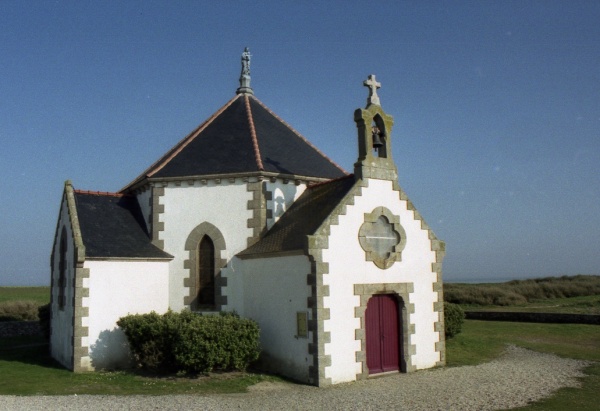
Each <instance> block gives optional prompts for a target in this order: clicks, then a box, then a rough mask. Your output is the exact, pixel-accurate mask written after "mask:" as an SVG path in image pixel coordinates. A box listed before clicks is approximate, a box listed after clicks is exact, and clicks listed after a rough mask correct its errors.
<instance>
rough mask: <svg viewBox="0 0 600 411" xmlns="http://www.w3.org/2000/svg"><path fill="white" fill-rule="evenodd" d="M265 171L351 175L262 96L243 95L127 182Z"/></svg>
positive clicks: (326, 175)
mask: <svg viewBox="0 0 600 411" xmlns="http://www.w3.org/2000/svg"><path fill="white" fill-rule="evenodd" d="M260 171H264V172H272V173H278V174H288V175H296V176H304V177H317V178H328V179H333V178H339V177H342V176H344V175H347V173H346V172H345V171H344V170H343V169H342V168H341V167H340V166H338V165H337V164H335V163H334V162H333V161H331V160H330V159H329V158H327V157H326V156H325V155H324V154H322V153H321V152H320V151H319V150H318V149H317V148H315V147H314V146H313V145H312V144H311V143H309V142H308V141H307V140H306V139H305V138H304V137H302V136H301V135H300V134H299V133H298V132H297V131H295V130H294V129H293V128H291V127H290V126H289V125H288V124H286V123H285V122H284V121H283V120H281V119H280V118H279V117H277V115H275V114H274V113H273V112H272V111H271V110H269V109H268V108H267V107H266V106H265V105H264V104H263V103H261V102H260V101H259V100H258V99H257V98H256V97H254V96H253V95H249V94H238V95H236V96H235V97H234V98H233V99H231V100H230V101H229V102H228V103H227V104H225V106H223V107H222V108H221V109H220V110H219V111H217V112H216V113H215V114H214V115H213V116H211V117H210V118H209V119H208V120H206V121H205V122H204V123H202V124H201V125H200V126H198V128H196V129H195V130H194V131H193V132H192V133H190V134H189V135H188V136H187V137H186V138H184V139H183V140H182V141H180V142H179V143H178V144H177V145H176V146H175V147H173V148H172V149H171V150H170V151H169V152H168V153H167V154H165V155H164V156H163V157H162V158H160V159H159V160H158V161H157V162H156V163H154V164H153V165H152V166H151V167H150V168H148V169H147V170H146V171H145V172H144V173H143V174H142V175H140V176H139V177H138V178H136V179H135V180H134V181H133V182H132V183H131V184H129V185H128V186H127V187H130V186H132V185H134V184H136V183H138V182H140V181H142V180H143V179H144V178H146V177H152V178H169V177H190V176H202V175H214V174H233V173H242V174H243V173H250V172H260ZM127 187H126V188H127Z"/></svg>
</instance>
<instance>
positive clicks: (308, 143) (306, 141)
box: [249, 96, 348, 174]
mask: <svg viewBox="0 0 600 411" xmlns="http://www.w3.org/2000/svg"><path fill="white" fill-rule="evenodd" d="M249 97H250V98H252V99H254V101H256V102H257V103H258V104H259V105H260V106H261V107H262V108H264V109H265V110H267V112H268V113H269V114H271V115H272V116H273V117H275V118H276V119H277V120H279V121H280V122H281V123H282V124H283V125H285V126H286V127H287V128H289V129H290V130H291V131H292V132H293V133H294V134H296V135H297V136H298V137H299V138H300V139H301V140H302V141H304V142H305V143H306V144H307V145H309V146H310V147H311V148H312V149H313V150H315V151H316V152H317V153H319V154H320V155H321V156H322V157H323V158H325V159H327V161H329V162H330V163H331V164H332V165H333V166H334V167H336V168H337V169H338V170H340V171H341V172H342V173H344V174H348V172H347V171H346V170H344V169H343V168H342V167H341V166H340V165H339V164H337V163H336V162H335V161H333V160H332V159H330V158H329V156H327V155H326V154H325V153H323V152H322V151H321V150H319V149H318V148H317V147H316V146H315V145H314V144H313V143H311V142H310V141H309V140H308V139H307V138H306V137H304V136H303V135H302V134H300V132H299V131H298V130H296V129H295V128H294V127H292V126H291V125H290V124H289V123H288V122H287V121H285V120H283V119H282V118H281V117H279V116H278V115H277V114H275V113H274V112H273V111H272V110H271V109H270V108H269V107H267V106H266V105H265V104H264V103H263V102H262V101H260V100H259V99H258V98H256V97H255V96H249Z"/></svg>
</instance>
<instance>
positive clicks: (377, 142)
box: [373, 130, 383, 149]
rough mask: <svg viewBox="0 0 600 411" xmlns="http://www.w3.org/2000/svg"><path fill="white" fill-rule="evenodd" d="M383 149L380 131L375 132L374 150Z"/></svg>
mask: <svg viewBox="0 0 600 411" xmlns="http://www.w3.org/2000/svg"><path fill="white" fill-rule="evenodd" d="M380 147H383V141H381V137H380V133H379V130H377V131H374V132H373V148H374V149H379V148H380Z"/></svg>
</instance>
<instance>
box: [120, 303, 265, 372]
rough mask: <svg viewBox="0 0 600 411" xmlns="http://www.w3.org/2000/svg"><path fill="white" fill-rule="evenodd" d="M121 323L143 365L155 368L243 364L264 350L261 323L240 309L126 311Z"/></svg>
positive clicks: (196, 369) (194, 369)
mask: <svg viewBox="0 0 600 411" xmlns="http://www.w3.org/2000/svg"><path fill="white" fill-rule="evenodd" d="M117 324H118V325H119V327H121V328H122V329H123V331H124V332H125V335H126V336H127V340H128V341H129V345H130V347H131V351H132V353H133V356H134V358H135V359H136V361H137V363H138V365H139V366H141V367H143V368H145V369H149V370H153V371H159V372H160V371H162V372H165V371H166V372H174V371H184V372H187V373H199V372H209V371H212V370H213V369H219V370H242V369H245V368H246V367H248V365H249V364H250V363H251V362H253V361H255V360H256V359H257V358H258V355H259V353H260V349H259V328H258V325H257V324H256V322H254V321H252V320H248V319H243V318H240V317H239V316H238V315H236V314H224V315H207V316H202V315H198V314H194V313H192V312H190V311H186V310H184V311H182V312H181V313H174V312H172V311H169V312H167V313H166V314H164V315H158V314H156V313H154V312H152V313H150V314H141V315H128V316H126V317H122V318H121V319H120V320H119V321H118V322H117Z"/></svg>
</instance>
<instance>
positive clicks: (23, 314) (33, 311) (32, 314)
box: [0, 301, 39, 321]
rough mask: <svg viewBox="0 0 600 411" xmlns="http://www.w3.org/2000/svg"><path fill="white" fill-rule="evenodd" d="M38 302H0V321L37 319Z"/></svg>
mask: <svg viewBox="0 0 600 411" xmlns="http://www.w3.org/2000/svg"><path fill="white" fill-rule="evenodd" d="M38 307H39V304H38V303H36V302H34V301H5V302H2V303H0V321H37V320H38Z"/></svg>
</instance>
